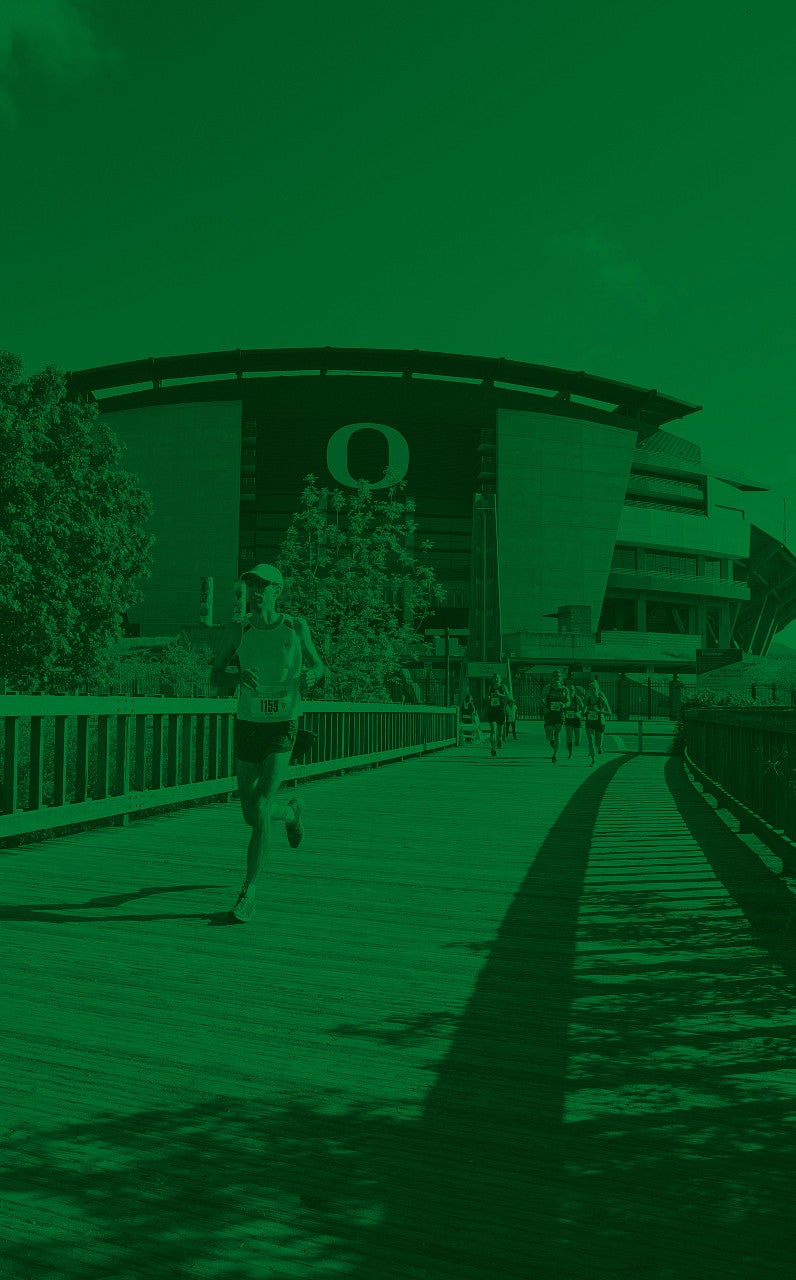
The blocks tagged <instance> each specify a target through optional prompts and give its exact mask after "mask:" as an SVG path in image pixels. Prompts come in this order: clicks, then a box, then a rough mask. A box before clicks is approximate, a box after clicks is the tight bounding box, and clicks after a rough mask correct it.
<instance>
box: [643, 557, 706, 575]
mask: <svg viewBox="0 0 796 1280" xmlns="http://www.w3.org/2000/svg"><path fill="white" fill-rule="evenodd" d="M644 569H645V570H646V572H647V573H658V574H663V575H664V576H665V577H668V578H695V577H696V576H697V558H696V556H686V555H678V554H677V552H672V551H646V552H645V553H644Z"/></svg>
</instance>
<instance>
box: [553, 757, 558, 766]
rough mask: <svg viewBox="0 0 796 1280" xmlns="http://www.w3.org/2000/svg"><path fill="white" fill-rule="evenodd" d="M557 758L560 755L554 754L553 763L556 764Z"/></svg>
mask: <svg viewBox="0 0 796 1280" xmlns="http://www.w3.org/2000/svg"><path fill="white" fill-rule="evenodd" d="M557 759H558V756H553V764H555V762H556V760H557Z"/></svg>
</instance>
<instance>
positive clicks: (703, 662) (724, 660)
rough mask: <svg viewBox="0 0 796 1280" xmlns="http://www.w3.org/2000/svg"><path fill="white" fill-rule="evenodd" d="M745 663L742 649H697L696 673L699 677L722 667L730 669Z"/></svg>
mask: <svg viewBox="0 0 796 1280" xmlns="http://www.w3.org/2000/svg"><path fill="white" fill-rule="evenodd" d="M736 662H743V650H742V649H697V651H696V673H697V675H698V676H704V675H707V674H708V673H709V672H710V671H717V670H718V669H719V668H720V667H729V666H732V664H733V663H736Z"/></svg>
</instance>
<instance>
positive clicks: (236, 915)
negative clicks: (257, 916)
mask: <svg viewBox="0 0 796 1280" xmlns="http://www.w3.org/2000/svg"><path fill="white" fill-rule="evenodd" d="M256 910H257V904H256V902H255V886H254V885H253V884H249V881H248V880H244V881H243V888H242V889H241V891H240V893H239V894H238V901H237V902H236V903H235V906H234V907H233V908H232V910H231V911H230V913H229V914H230V916H231V917H232V919H233V920H237V921H238V923H239V924H247V923H248V922H249V920H251V918H252V916H253V915H254V913H255V911H256Z"/></svg>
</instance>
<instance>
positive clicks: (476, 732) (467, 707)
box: [462, 690, 484, 746]
mask: <svg viewBox="0 0 796 1280" xmlns="http://www.w3.org/2000/svg"><path fill="white" fill-rule="evenodd" d="M462 724H463V725H465V724H466V725H471V726H472V730H473V742H474V743H475V744H476V746H479V745H480V744H481V743H482V742H483V740H484V735H483V734H482V732H481V721H480V719H479V718H478V710H477V708H476V705H475V699H474V698H473V695H472V694H471V693H470V691H469V690H468V691H467V694H466V696H465V699H464V702H463V703H462Z"/></svg>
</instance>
